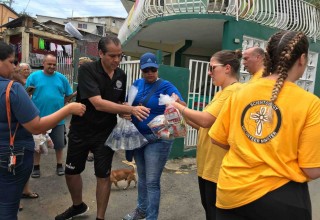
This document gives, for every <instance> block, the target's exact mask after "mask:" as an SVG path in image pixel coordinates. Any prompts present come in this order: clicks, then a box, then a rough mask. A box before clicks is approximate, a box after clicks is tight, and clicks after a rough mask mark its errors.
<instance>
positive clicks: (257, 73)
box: [249, 69, 263, 83]
mask: <svg viewBox="0 0 320 220" xmlns="http://www.w3.org/2000/svg"><path fill="white" fill-rule="evenodd" d="M262 74H263V69H261V70H259V71H258V72H256V73H255V74H253V76H252V77H251V79H250V80H249V82H250V83H251V82H255V81H256V80H258V79H260V78H261V77H262Z"/></svg>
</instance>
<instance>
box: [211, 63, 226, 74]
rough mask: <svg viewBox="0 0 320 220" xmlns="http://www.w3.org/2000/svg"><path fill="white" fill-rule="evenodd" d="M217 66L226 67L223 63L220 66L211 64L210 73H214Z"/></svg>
mask: <svg viewBox="0 0 320 220" xmlns="http://www.w3.org/2000/svg"><path fill="white" fill-rule="evenodd" d="M217 66H224V64H221V63H220V64H216V65H212V66H211V65H210V64H209V71H210V72H213V71H214V69H215V68H216V67H217Z"/></svg>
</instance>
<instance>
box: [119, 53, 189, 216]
mask: <svg viewBox="0 0 320 220" xmlns="http://www.w3.org/2000/svg"><path fill="white" fill-rule="evenodd" d="M158 68H159V65H158V63H157V59H156V56H155V55H154V54H152V53H145V54H144V55H142V56H141V58H140V69H141V71H142V78H141V79H138V80H136V81H135V82H134V83H133V85H134V86H136V87H137V88H138V94H137V96H136V98H135V100H134V101H133V104H132V105H133V106H137V105H144V106H145V107H147V108H150V114H149V117H148V118H147V119H145V120H143V121H139V120H138V119H137V118H135V117H132V122H133V123H134V125H135V126H136V127H137V129H138V130H139V132H140V133H141V134H142V135H143V136H144V137H145V138H146V139H147V140H148V144H147V145H145V146H144V147H142V148H139V149H136V150H134V155H133V157H134V159H135V162H136V165H137V172H138V177H139V180H138V204H137V207H136V209H135V210H134V211H133V212H132V213H130V214H128V215H126V216H125V217H124V218H123V219H125V220H135V219H143V218H146V219H147V220H151V219H158V213H159V204H160V194H161V192H160V178H161V174H162V171H163V168H164V166H165V164H166V162H167V159H168V156H169V153H170V150H171V147H172V144H173V140H164V139H158V138H157V137H156V136H155V135H154V134H153V133H152V131H151V130H150V128H149V127H148V125H147V124H148V123H149V122H150V121H151V120H152V119H153V118H155V117H156V116H158V115H162V114H163V113H164V110H165V106H164V105H159V97H160V94H164V95H166V94H167V95H169V96H171V95H172V94H173V93H175V94H177V95H178V96H179V99H180V100H181V101H180V103H181V104H182V105H185V106H186V103H185V102H184V101H183V99H182V97H181V94H180V92H179V91H178V90H177V88H176V87H175V86H174V85H173V84H172V83H170V82H169V81H166V80H163V79H160V78H158ZM149 94H151V95H149ZM148 96H149V97H148Z"/></svg>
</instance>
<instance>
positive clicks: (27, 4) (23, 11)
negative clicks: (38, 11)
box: [23, 0, 30, 13]
mask: <svg viewBox="0 0 320 220" xmlns="http://www.w3.org/2000/svg"><path fill="white" fill-rule="evenodd" d="M29 3H30V0H29V1H28V3H27V6H26V7H25V8H24V10H23V13H25V12H26V10H27V8H28V6H29Z"/></svg>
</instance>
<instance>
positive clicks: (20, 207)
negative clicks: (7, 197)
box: [19, 204, 23, 212]
mask: <svg viewBox="0 0 320 220" xmlns="http://www.w3.org/2000/svg"><path fill="white" fill-rule="evenodd" d="M22 210H23V206H22V205H21V204H19V212H21V211H22Z"/></svg>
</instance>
